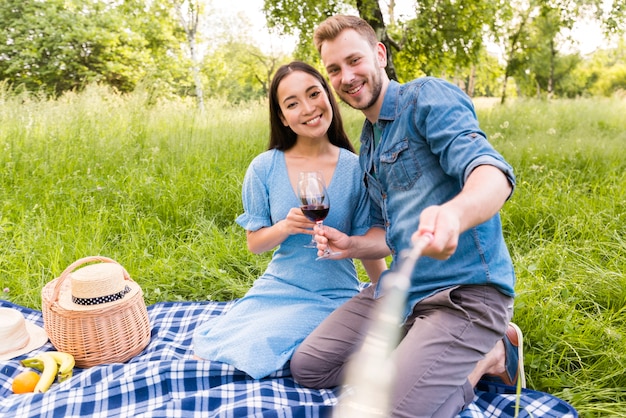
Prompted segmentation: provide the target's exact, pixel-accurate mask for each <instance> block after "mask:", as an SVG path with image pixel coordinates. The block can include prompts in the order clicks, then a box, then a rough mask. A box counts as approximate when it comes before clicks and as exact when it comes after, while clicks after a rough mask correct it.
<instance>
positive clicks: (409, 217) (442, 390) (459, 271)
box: [291, 15, 524, 417]
mask: <svg viewBox="0 0 626 418" xmlns="http://www.w3.org/2000/svg"><path fill="white" fill-rule="evenodd" d="M314 42H315V45H316V48H317V49H318V51H319V53H320V56H321V58H322V62H323V64H324V66H325V68H326V70H327V72H328V76H329V80H330V82H331V84H332V86H333V88H334V90H335V92H336V93H337V94H338V95H339V97H340V98H341V99H342V100H343V101H344V102H346V103H347V104H348V105H350V106H352V107H353V108H355V109H359V110H361V111H362V112H363V114H364V115H365V117H366V121H365V122H364V126H363V131H362V134H361V149H360V163H361V167H362V169H363V171H364V182H365V185H366V186H367V188H368V192H369V195H370V198H371V200H372V202H373V206H374V208H375V209H374V210H373V218H374V219H375V220H376V221H377V222H375V224H376V225H379V226H380V227H379V228H372V229H370V231H369V232H368V233H367V234H365V235H363V236H347V235H345V234H342V233H340V232H339V231H337V230H334V229H332V228H324V229H323V230H318V231H317V233H318V236H317V241H318V244H319V247H318V248H319V249H320V251H322V250H324V249H325V248H326V246H327V245H328V246H330V247H332V249H334V250H338V251H340V252H341V256H335V257H334V258H339V257H352V258H364V259H367V258H378V257H381V256H385V255H387V254H389V251H390V250H391V253H392V254H393V256H394V257H393V262H392V268H393V267H394V264H395V263H397V262H398V258H397V255H398V254H400V253H401V252H402V251H403V250H405V249H407V248H409V247H410V246H411V244H412V242H413V241H414V240H417V239H418V238H420V237H423V236H430V235H432V239H431V240H430V242H429V244H428V245H427V246H426V247H425V249H424V252H423V255H424V256H426V257H422V258H421V259H420V260H419V261H418V263H417V265H416V267H415V269H414V271H413V273H412V277H411V286H410V290H409V294H408V303H407V306H406V312H405V314H406V315H405V322H404V331H405V333H406V334H405V335H404V337H403V338H402V340H401V341H400V343H399V345H398V346H397V348H396V349H395V351H394V358H395V360H396V365H397V374H396V377H395V381H394V389H393V391H392V392H393V393H392V395H391V413H390V414H391V416H393V417H418V416H424V417H453V416H455V415H456V414H458V413H459V412H460V411H461V410H462V409H463V408H465V407H466V406H467V405H468V404H469V403H470V402H471V401H472V400H473V397H474V391H473V388H474V386H475V385H476V383H477V382H478V380H479V379H480V378H481V377H482V376H483V375H484V374H491V375H497V376H498V377H499V379H500V380H502V381H503V382H504V383H506V384H509V385H511V384H515V383H516V382H517V379H518V378H519V379H522V383H524V381H523V377H524V375H523V365H522V364H521V361H522V353H521V349H522V341H521V338H522V335H521V332H520V331H519V329H518V328H517V327H516V326H514V325H513V324H510V325H509V320H510V319H511V316H512V307H513V296H514V284H515V274H514V271H513V266H512V262H511V258H510V255H509V253H508V250H507V248H506V246H505V243H504V239H503V236H502V226H501V223H500V217H499V215H498V212H499V210H500V208H501V207H502V205H503V204H504V203H505V201H506V200H507V199H508V198H509V197H510V195H511V193H512V191H513V188H514V186H515V177H514V175H513V170H512V168H511V167H510V165H509V164H508V163H507V162H506V161H505V160H504V158H503V157H502V156H501V155H500V154H499V153H498V152H496V151H495V150H494V149H493V147H492V146H491V145H490V144H489V143H488V142H487V139H486V135H485V134H484V133H483V132H482V131H481V130H480V128H479V126H478V121H477V119H476V115H475V112H474V109H473V106H472V103H471V100H470V99H469V98H468V97H467V95H465V94H464V93H463V92H462V91H461V90H460V89H458V88H457V87H456V86H454V85H452V84H450V83H447V82H445V81H443V80H440V79H435V78H430V77H427V78H422V79H417V80H414V81H412V82H410V83H407V84H403V85H401V84H399V83H397V82H395V81H390V80H389V78H388V77H387V75H386V73H385V70H384V69H385V66H386V65H387V59H386V57H387V54H386V50H385V47H384V45H383V44H382V43H380V42H378V40H377V39H376V35H375V33H374V31H373V29H372V28H371V27H370V26H369V25H368V24H367V23H366V22H365V21H364V20H362V19H360V18H358V17H356V16H341V15H340V16H333V17H330V18H329V19H327V20H326V21H324V22H323V23H322V24H321V25H320V26H319V27H318V28H317V29H316V31H315V35H314ZM385 277H387V276H386V275H383V276H381V279H380V280H379V283H378V285H377V286H370V287H368V288H366V289H365V290H364V291H362V292H361V293H360V294H359V295H357V296H355V297H354V298H352V299H351V300H350V301H348V302H347V303H346V304H344V305H342V306H341V307H340V308H339V309H338V310H337V311H335V312H334V313H333V314H332V315H331V316H330V317H329V318H328V319H327V320H326V321H324V322H323V323H322V324H321V325H320V327H319V328H318V329H316V330H315V331H314V332H313V333H312V334H311V335H310V336H309V337H308V338H307V339H306V340H305V341H304V342H303V344H302V345H301V346H300V347H299V348H298V350H297V351H296V353H295V354H294V356H293V358H292V361H291V371H292V373H293V376H294V378H295V379H296V381H298V382H299V383H300V384H302V385H304V386H310V387H317V388H323V387H326V388H328V387H333V386H337V385H338V384H340V383H341V382H342V379H343V377H344V371H345V366H346V363H347V361H348V360H349V358H350V356H351V355H352V354H354V353H355V352H356V351H357V350H358V348H359V346H360V344H361V343H362V341H363V339H364V336H365V332H366V331H367V326H368V324H369V322H370V321H371V316H372V311H373V308H374V306H375V301H376V300H378V298H379V297H380V296H381V295H380V293H381V289H382V288H381V286H382V285H383V283H384V282H385Z"/></svg>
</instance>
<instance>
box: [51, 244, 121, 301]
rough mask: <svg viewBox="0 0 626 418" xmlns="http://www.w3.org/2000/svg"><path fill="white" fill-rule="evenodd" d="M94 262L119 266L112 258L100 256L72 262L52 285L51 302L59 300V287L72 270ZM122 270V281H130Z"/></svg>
mask: <svg viewBox="0 0 626 418" xmlns="http://www.w3.org/2000/svg"><path fill="white" fill-rule="evenodd" d="M94 261H102V262H103V263H115V264H119V263H118V262H117V261H115V260H113V259H112V258H108V257H104V256H100V255H92V256H89V257H84V258H81V259H79V260H76V261H74V262H73V263H72V264H70V265H69V266H67V268H66V269H65V270H63V273H61V275H60V276H59V279H58V280H57V281H56V283H55V285H54V290H53V291H52V297H51V300H52V301H53V302H56V301H57V300H59V293H60V292H61V285H63V282H64V281H65V279H66V278H67V277H68V276H69V275H70V273H71V272H73V271H74V270H76V268H78V267H79V266H82V265H83V264H87V263H91V262H94ZM120 267H122V266H121V265H120ZM122 270H123V272H124V280H132V279H131V278H130V275H129V274H128V272H127V271H126V269H125V268H124V267H122Z"/></svg>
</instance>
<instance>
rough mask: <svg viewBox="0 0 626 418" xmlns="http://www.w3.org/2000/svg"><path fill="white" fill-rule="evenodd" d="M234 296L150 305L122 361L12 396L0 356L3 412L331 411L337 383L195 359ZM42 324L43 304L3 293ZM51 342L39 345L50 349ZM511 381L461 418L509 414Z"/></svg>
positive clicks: (486, 389)
mask: <svg viewBox="0 0 626 418" xmlns="http://www.w3.org/2000/svg"><path fill="white" fill-rule="evenodd" d="M231 305H232V302H211V301H209V302H162V303H157V304H155V305H151V306H149V307H148V313H149V317H150V323H151V326H152V337H151V341H150V344H149V345H148V347H146V349H145V350H144V351H143V352H142V353H140V354H139V355H138V356H136V357H134V358H133V359H131V360H130V361H128V362H127V363H124V364H118V363H116V364H107V365H102V366H94V367H91V368H88V369H78V368H77V369H75V372H74V377H72V379H70V380H68V381H66V382H64V383H61V384H56V383H55V384H54V386H53V387H52V388H51V389H50V390H49V391H48V392H46V393H44V394H23V395H13V394H12V392H11V381H12V378H13V376H15V375H16V374H17V373H19V372H20V371H22V370H23V368H22V366H20V364H19V361H18V360H19V359H20V358H24V357H26V356H22V357H20V358H18V359H14V360H10V361H2V362H0V417H7V418H8V417H11V418H22V417H29V418H31V417H46V418H53V417H54V418H56V417H63V418H73V417H76V418H78V417H87V416H89V417H102V418H116V417H120V418H126V417H136V418H140V417H163V418H166V417H167V418H170V417H185V418H186V417H219V418H230V417H259V418H260V417H267V418H270V417H272V418H274V417H275V418H300V417H302V418H307V417H310V418H314V417H329V416H330V415H331V410H332V406H333V405H334V404H336V403H337V396H338V391H337V390H311V389H305V388H303V387H301V386H299V385H297V384H296V383H295V382H294V381H293V380H292V379H291V377H290V375H289V372H288V369H287V368H286V369H283V370H279V371H278V372H276V373H274V374H272V375H271V376H269V377H267V378H264V379H261V380H254V379H251V378H250V377H248V376H247V375H246V374H245V373H242V372H239V371H237V370H236V369H234V368H233V367H230V366H228V365H225V364H221V363H217V362H210V361H195V360H193V359H192V355H193V353H192V350H191V337H192V333H193V329H194V327H195V325H196V324H197V323H198V322H200V321H206V320H208V319H209V318H211V317H213V316H216V315H221V314H222V313H224V312H226V311H227V310H228V309H229V307H230V306H231ZM0 306H4V307H9V308H14V309H18V310H20V311H21V312H22V313H23V314H24V315H25V317H26V318H27V319H28V320H30V321H33V322H35V323H37V324H38V325H40V326H42V325H43V319H42V316H41V312H40V311H36V310H31V309H28V308H25V307H22V306H18V305H14V304H12V303H10V302H7V301H3V300H0ZM52 349H53V347H52V345H51V344H50V343H49V342H48V343H47V344H46V345H45V346H43V347H42V348H41V349H39V350H37V351H35V352H32V353H29V354H28V356H32V355H35V354H36V353H37V352H39V351H45V350H52ZM513 391H514V388H511V387H507V386H501V385H500V386H499V385H496V384H489V386H487V384H486V383H485V384H481V386H480V387H479V388H477V390H476V398H475V400H474V403H473V404H472V405H470V407H469V408H468V409H466V410H465V411H463V412H462V413H461V414H460V417H461V418H469V417H472V418H490V417H514V416H515V409H514V408H515V395H514V394H513ZM531 416H532V417H535V418H537V417H577V413H576V411H575V410H574V409H573V408H572V407H571V406H570V405H569V404H567V403H566V402H564V401H562V400H560V399H558V398H555V397H553V396H551V395H549V394H546V393H542V392H537V391H532V390H524V392H523V393H522V397H521V410H520V414H519V417H531Z"/></svg>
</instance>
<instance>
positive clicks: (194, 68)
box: [174, 0, 204, 111]
mask: <svg viewBox="0 0 626 418" xmlns="http://www.w3.org/2000/svg"><path fill="white" fill-rule="evenodd" d="M174 8H175V10H176V15H177V16H178V19H179V21H180V25H181V27H182V28H183V30H184V31H185V35H186V37H187V46H188V48H189V60H190V61H191V74H192V76H193V81H194V84H195V91H196V102H197V104H198V109H199V110H200V111H203V110H204V97H203V96H204V92H203V90H202V79H201V77H200V66H199V56H198V46H197V44H196V37H197V35H198V24H199V23H200V16H201V15H202V5H201V4H200V2H199V1H198V0H176V1H174Z"/></svg>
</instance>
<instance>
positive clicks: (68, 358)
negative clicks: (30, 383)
mask: <svg viewBox="0 0 626 418" xmlns="http://www.w3.org/2000/svg"><path fill="white" fill-rule="evenodd" d="M53 362H54V365H53V364H52V363H53ZM20 363H21V364H22V366H24V367H30V368H33V369H35V370H39V371H40V372H42V373H41V378H40V379H39V382H40V384H39V385H37V386H38V387H39V389H41V392H38V393H42V392H45V391H46V390H48V389H49V388H50V386H51V385H52V383H54V380H55V378H56V380H57V381H58V382H59V383H61V382H64V381H66V380H67V379H69V378H70V377H72V375H73V374H74V366H75V364H76V362H75V360H74V356H73V355H71V354H70V353H65V352H63V351H45V352H43V353H40V354H39V355H37V356H35V357H30V358H27V359H24V360H22V361H21V362H20ZM53 371H54V375H52V378H51V377H50V376H51V373H52V372H53ZM48 379H52V380H51V381H48ZM35 392H37V387H36V388H35Z"/></svg>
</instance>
